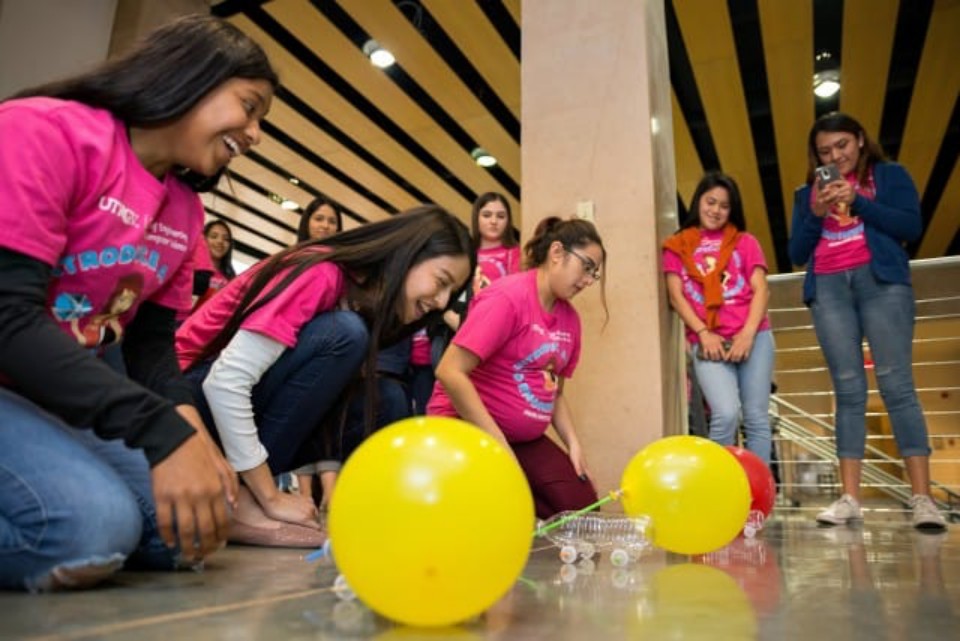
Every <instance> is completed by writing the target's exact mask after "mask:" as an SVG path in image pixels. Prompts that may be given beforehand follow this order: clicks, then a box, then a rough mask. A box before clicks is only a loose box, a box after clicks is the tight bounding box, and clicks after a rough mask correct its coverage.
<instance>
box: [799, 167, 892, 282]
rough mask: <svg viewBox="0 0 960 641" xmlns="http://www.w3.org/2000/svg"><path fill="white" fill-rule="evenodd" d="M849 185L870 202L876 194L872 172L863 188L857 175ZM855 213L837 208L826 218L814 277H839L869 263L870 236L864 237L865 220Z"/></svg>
mask: <svg viewBox="0 0 960 641" xmlns="http://www.w3.org/2000/svg"><path fill="white" fill-rule="evenodd" d="M847 182H848V183H850V186H852V187H853V188H854V190H856V192H857V193H858V194H861V195H862V196H864V197H866V198H869V199H870V200H873V199H874V198H875V197H876V195H877V187H876V184H875V183H874V182H873V175H872V173H871V175H870V176H868V177H867V180H866V182H865V184H863V185H861V184H860V183H859V181H858V180H857V174H856V172H853V173H851V174H850V175H848V176H847ZM816 188H817V187H816V185H814V187H813V189H811V190H810V206H811V207H813V202H814V200H816V197H817V194H816V192H815V191H814V190H815V189H816ZM852 214H853V212H851V211H850V208H849V207H847V208H846V209H845V210H844V211H843V213H840V212H839V211H838V210H837V208H836V207H834V208H833V209H831V210H830V213H828V214H827V215H826V216H825V217H824V219H823V229H822V231H821V232H820V241H819V242H818V243H817V246H816V248H815V249H814V250H813V273H814V274H836V273H838V272H845V271H847V270H848V269H856V268H857V267H862V266H864V265H867V264H868V263H869V262H870V247H868V246H867V237H866V236H865V235H864V231H863V221H862V220H860V217H859V216H856V215H852Z"/></svg>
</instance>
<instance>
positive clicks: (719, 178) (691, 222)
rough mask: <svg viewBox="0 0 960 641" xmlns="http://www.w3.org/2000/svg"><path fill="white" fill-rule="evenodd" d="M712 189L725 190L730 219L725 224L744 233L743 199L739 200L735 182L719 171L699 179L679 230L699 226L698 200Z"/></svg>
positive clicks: (745, 223)
mask: <svg viewBox="0 0 960 641" xmlns="http://www.w3.org/2000/svg"><path fill="white" fill-rule="evenodd" d="M714 187H723V188H724V189H726V190H727V198H728V199H729V200H730V217H729V218H728V219H727V222H729V223H730V224H731V225H733V226H734V227H736V228H737V230H738V231H746V230H747V221H746V218H744V215H743V199H742V198H740V188H739V187H737V181H735V180H734V179H733V178H731V177H730V176H728V175H727V174H725V173H722V172H719V171H711V172H708V173H707V174H705V175H704V176H703V178H701V179H700V182H699V183H698V184H697V188H696V189H695V190H694V191H693V198H691V199H690V210H689V211H688V212H687V217H686V218H685V219H684V221H683V224H682V225H680V229H686V228H688V227H699V226H700V199H701V198H703V195H704V194H705V193H707V192H708V191H710V190H711V189H713V188H714Z"/></svg>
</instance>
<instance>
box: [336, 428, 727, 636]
mask: <svg viewBox="0 0 960 641" xmlns="http://www.w3.org/2000/svg"><path fill="white" fill-rule="evenodd" d="M731 458H732V457H731ZM738 465H739V464H738ZM534 521H535V518H534V510H533V497H532V496H531V494H530V487H529V485H528V484H527V480H526V478H525V477H524V475H523V471H522V470H521V469H520V466H519V465H518V464H517V462H516V460H515V459H514V458H513V456H512V455H511V453H510V452H508V451H506V450H505V449H504V447H503V446H502V445H500V444H499V443H498V442H496V441H495V440H494V439H493V438H492V437H490V436H489V435H487V434H486V433H485V432H483V431H482V430H480V429H479V428H477V427H474V426H472V425H470V424H468V423H465V422H463V421H460V420H457V419H452V418H442V417H436V416H430V417H417V418H412V419H406V420H403V421H399V422H397V423H394V424H393V425H390V426H388V427H386V428H384V429H382V430H380V431H378V432H376V433H375V434H374V435H373V436H371V437H370V438H369V439H367V440H366V441H365V442H364V443H363V445H361V446H360V447H359V448H358V449H357V450H356V451H355V452H354V453H353V455H352V456H351V457H350V459H349V460H348V461H347V463H346V465H344V467H343V470H342V472H341V474H340V478H339V479H338V480H337V487H336V490H335V491H334V493H333V498H332V501H331V504H330V519H329V530H330V540H331V544H332V546H333V558H334V561H335V562H336V564H337V567H338V568H339V570H340V571H341V572H342V573H343V574H344V576H345V577H346V579H347V582H348V583H349V584H350V587H351V588H352V589H353V590H354V592H356V594H357V596H358V597H359V598H360V600H362V601H363V602H364V603H365V604H366V605H367V606H368V607H370V609H372V610H374V611H376V612H378V613H380V614H382V615H383V616H386V617H388V618H390V619H393V620H395V621H399V622H401V623H406V624H408V625H415V626H441V625H451V624H454V623H458V622H461V621H464V620H466V619H468V618H470V617H472V616H475V615H477V614H479V613H481V612H483V611H484V610H486V609H487V608H488V607H490V606H491V605H493V603H494V602H495V601H496V600H497V599H499V598H500V597H502V596H503V595H504V594H505V593H506V592H507V591H508V590H509V589H510V587H511V586H512V585H513V583H514V582H515V581H516V579H517V577H518V576H520V572H521V570H523V567H524V565H525V564H526V561H527V557H528V556H529V553H530V546H531V544H532V541H533V538H532V536H531V532H532V531H533V527H534Z"/></svg>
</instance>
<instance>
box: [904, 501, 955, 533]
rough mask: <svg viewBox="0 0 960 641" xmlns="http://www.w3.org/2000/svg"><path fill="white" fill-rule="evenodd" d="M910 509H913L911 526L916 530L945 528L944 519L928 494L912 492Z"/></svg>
mask: <svg viewBox="0 0 960 641" xmlns="http://www.w3.org/2000/svg"><path fill="white" fill-rule="evenodd" d="M910 509H911V510H913V527H915V528H917V529H918V530H945V529H947V522H946V520H944V518H943V515H942V514H940V510H938V509H937V506H936V505H935V504H934V502H933V501H932V500H931V499H930V497H929V496H925V495H923V494H914V495H913V497H912V498H911V499H910Z"/></svg>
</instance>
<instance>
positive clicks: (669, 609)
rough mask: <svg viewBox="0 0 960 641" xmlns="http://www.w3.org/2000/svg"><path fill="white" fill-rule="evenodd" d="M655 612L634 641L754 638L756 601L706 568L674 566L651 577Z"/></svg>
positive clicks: (633, 635)
mask: <svg viewBox="0 0 960 641" xmlns="http://www.w3.org/2000/svg"><path fill="white" fill-rule="evenodd" d="M649 594H650V599H649V608H648V610H649V612H648V613H643V614H641V615H640V619H639V621H638V626H639V629H638V630H635V631H633V632H632V633H631V634H630V635H629V638H631V639H691V640H697V639H710V640H711V641H715V640H722V639H731V640H734V639H736V640H738V641H739V640H740V639H754V638H756V634H757V622H756V616H755V614H754V612H753V609H752V608H751V607H750V602H749V601H747V597H746V596H745V595H744V594H743V591H742V590H741V589H740V588H739V587H738V586H737V583H736V582H735V581H734V580H733V579H731V578H730V577H729V576H727V575H726V574H724V573H723V572H721V571H720V570H717V569H715V568H711V567H707V566H705V565H693V564H690V563H685V564H683V565H671V566H667V567H666V568H663V569H662V570H660V571H658V572H657V573H656V574H655V575H653V577H652V578H651V579H650V592H649Z"/></svg>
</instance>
